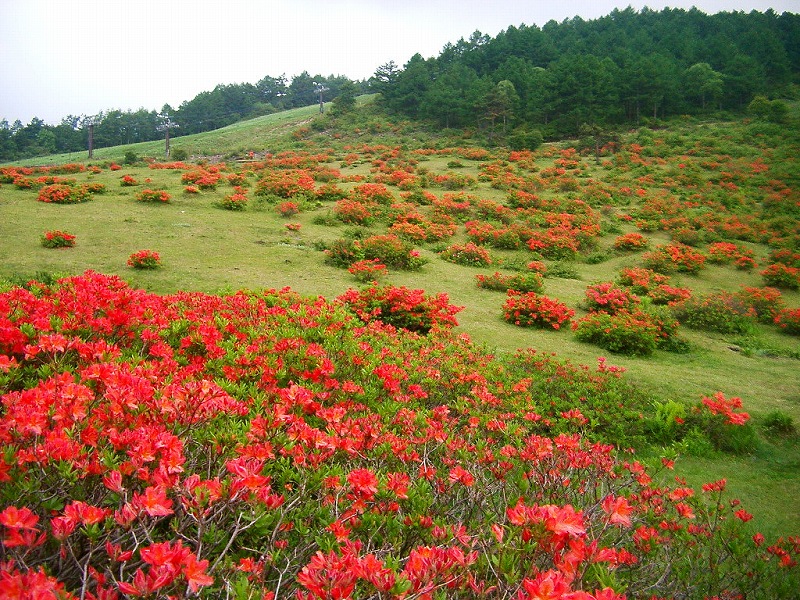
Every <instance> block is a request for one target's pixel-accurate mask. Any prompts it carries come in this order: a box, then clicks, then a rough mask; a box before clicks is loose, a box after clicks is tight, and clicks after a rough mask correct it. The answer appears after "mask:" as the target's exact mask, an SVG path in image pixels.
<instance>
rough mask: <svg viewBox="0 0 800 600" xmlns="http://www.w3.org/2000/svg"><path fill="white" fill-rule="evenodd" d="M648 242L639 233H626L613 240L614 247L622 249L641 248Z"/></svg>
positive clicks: (645, 246)
mask: <svg viewBox="0 0 800 600" xmlns="http://www.w3.org/2000/svg"><path fill="white" fill-rule="evenodd" d="M649 244H650V242H649V241H648V239H647V238H646V237H645V236H643V235H642V234H641V233H626V234H623V235H620V236H618V237H617V238H616V239H615V240H614V249H615V250H622V251H630V250H643V249H645V248H647V246H648V245H649Z"/></svg>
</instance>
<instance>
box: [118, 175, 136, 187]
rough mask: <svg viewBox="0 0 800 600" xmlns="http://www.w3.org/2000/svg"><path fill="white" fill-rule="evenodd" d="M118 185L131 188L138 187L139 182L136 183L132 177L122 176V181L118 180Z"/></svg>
mask: <svg viewBox="0 0 800 600" xmlns="http://www.w3.org/2000/svg"><path fill="white" fill-rule="evenodd" d="M119 184H120V185H121V186H122V187H132V186H135V185H139V182H138V181H136V178H135V177H134V176H133V175H123V176H122V179H120V182H119Z"/></svg>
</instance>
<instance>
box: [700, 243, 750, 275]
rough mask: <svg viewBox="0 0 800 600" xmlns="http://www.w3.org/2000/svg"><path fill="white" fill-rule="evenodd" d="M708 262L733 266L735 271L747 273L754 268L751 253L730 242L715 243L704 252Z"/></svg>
mask: <svg viewBox="0 0 800 600" xmlns="http://www.w3.org/2000/svg"><path fill="white" fill-rule="evenodd" d="M706 253H707V254H708V262H712V263H716V264H722V265H727V264H731V263H732V264H734V265H735V266H736V268H737V269H741V270H743V271H749V270H750V269H753V268H754V267H755V266H756V261H755V258H754V255H753V251H752V250H749V249H748V248H745V247H744V246H742V245H741V244H734V243H731V242H716V243H714V244H711V245H710V246H709V247H708V249H707V250H706Z"/></svg>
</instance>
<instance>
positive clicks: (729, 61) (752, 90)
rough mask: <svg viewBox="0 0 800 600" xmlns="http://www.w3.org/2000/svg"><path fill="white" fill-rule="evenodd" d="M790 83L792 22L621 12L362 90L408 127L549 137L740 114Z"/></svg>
mask: <svg viewBox="0 0 800 600" xmlns="http://www.w3.org/2000/svg"><path fill="white" fill-rule="evenodd" d="M798 73H800V15H797V14H792V13H783V14H780V15H779V14H776V13H775V12H774V11H771V10H770V11H767V12H765V13H760V12H757V11H753V12H750V13H744V12H723V13H718V14H715V15H707V14H705V13H703V12H701V11H699V10H697V9H691V10H688V11H687V10H683V9H664V10H662V11H653V10H649V9H646V8H645V9H643V10H641V11H635V10H634V9H632V8H630V7H628V8H627V9H625V10H614V11H613V12H611V13H610V14H609V15H608V16H606V17H602V18H599V19H596V20H591V21H585V20H583V19H581V18H580V17H575V18H573V19H569V20H565V21H564V22H562V23H557V22H555V21H551V22H549V23H547V24H546V25H544V26H543V27H541V28H540V27H538V26H535V25H533V26H527V25H521V26H519V27H513V26H512V27H509V28H508V29H506V30H505V31H502V32H500V33H499V34H498V35H497V36H496V37H494V38H491V37H489V36H486V35H483V34H481V33H480V32H475V33H474V34H473V35H472V36H471V37H470V38H469V39H468V40H464V39H463V38H462V39H461V40H459V41H458V42H457V43H455V44H447V45H446V46H445V47H444V48H443V49H442V51H441V53H440V54H439V55H438V56H436V57H432V58H428V59H424V58H423V57H422V56H421V55H419V54H416V55H415V56H413V57H412V58H411V59H410V60H409V61H408V62H407V63H406V64H405V65H404V66H403V67H402V68H400V67H398V66H397V65H396V64H394V63H393V62H390V63H387V64H385V65H382V66H381V67H379V68H378V70H377V71H376V73H375V76H374V78H373V81H372V83H373V88H374V90H375V91H379V92H381V94H382V98H383V102H384V104H385V106H386V107H387V108H388V109H389V110H392V111H396V112H397V113H400V114H403V115H405V116H408V117H411V118H420V119H429V120H432V121H434V122H436V123H438V124H439V125H440V126H442V127H455V128H464V127H473V128H480V129H481V130H483V131H487V132H488V133H489V134H490V135H496V136H501V135H508V136H510V135H511V132H514V131H516V132H517V133H520V130H522V132H523V133H524V131H525V130H526V129H530V128H536V130H538V131H540V132H541V133H542V134H543V135H544V137H553V138H556V137H561V136H565V135H573V134H577V133H580V131H581V130H582V129H583V128H585V127H586V126H587V125H588V126H589V127H608V126H612V127H613V126H614V125H619V124H627V123H639V122H641V121H643V120H644V119H647V118H653V119H659V118H663V117H666V116H670V115H680V114H693V113H699V112H703V111H709V110H720V109H722V110H734V111H735V110H741V109H743V108H745V107H747V106H748V105H749V104H750V103H751V102H752V101H753V99H754V98H756V97H760V96H764V97H767V98H770V97H771V98H774V97H777V96H782V95H786V94H791V93H792V86H793V84H797V83H798ZM778 112H779V111H778Z"/></svg>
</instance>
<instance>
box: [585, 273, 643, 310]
mask: <svg viewBox="0 0 800 600" xmlns="http://www.w3.org/2000/svg"><path fill="white" fill-rule="evenodd" d="M639 302H640V301H639V298H638V297H637V296H636V295H635V294H631V293H630V292H628V291H626V290H623V289H620V288H618V287H616V286H615V285H614V284H613V283H612V282H610V281H607V282H604V283H597V284H594V285H590V286H589V287H587V288H586V306H587V308H588V309H589V310H590V311H604V312H607V313H608V314H610V315H613V314H614V313H616V312H619V311H621V310H630V309H632V308H633V307H634V306H635V305H637V304H639Z"/></svg>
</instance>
